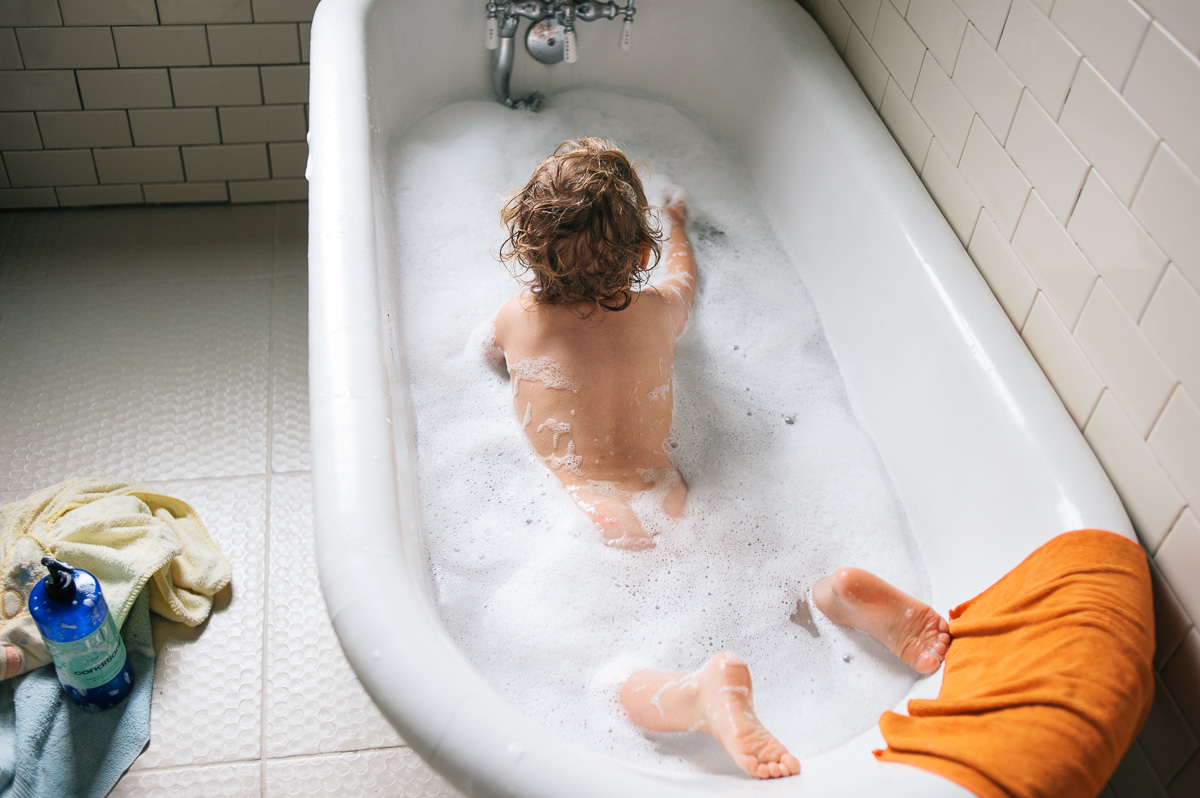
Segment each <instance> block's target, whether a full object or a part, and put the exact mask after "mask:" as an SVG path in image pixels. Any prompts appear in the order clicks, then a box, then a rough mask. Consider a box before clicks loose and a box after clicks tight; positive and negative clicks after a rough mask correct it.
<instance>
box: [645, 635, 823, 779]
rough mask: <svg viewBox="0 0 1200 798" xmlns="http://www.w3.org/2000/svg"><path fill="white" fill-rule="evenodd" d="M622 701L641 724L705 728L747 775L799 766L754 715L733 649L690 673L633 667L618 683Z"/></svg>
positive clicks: (772, 774) (744, 672)
mask: <svg viewBox="0 0 1200 798" xmlns="http://www.w3.org/2000/svg"><path fill="white" fill-rule="evenodd" d="M621 705H622V706H624V707H625V711H626V712H628V713H629V718H630V720H632V721H633V722H634V723H636V724H637V725H638V726H641V727H642V728H643V729H649V730H650V731H703V732H708V733H709V734H711V735H712V736H713V737H714V738H715V739H716V741H717V742H718V743H720V744H721V746H722V747H723V748H724V749H725V750H726V751H728V752H729V754H730V755H731V756H732V757H733V760H734V761H735V762H736V763H737V765H738V767H740V768H741V769H742V770H744V771H746V772H747V773H749V774H750V775H751V776H757V777H758V778H760V779H773V778H779V777H780V776H794V775H795V774H797V773H799V772H800V762H799V760H797V759H796V757H794V756H792V755H791V754H789V753H788V752H787V749H786V748H784V747H783V743H781V742H779V740H777V739H775V737H774V736H773V735H772V734H771V733H770V732H769V731H767V730H766V728H764V727H763V725H762V724H761V723H759V721H758V718H757V717H755V715H754V704H753V702H752V700H751V688H750V671H749V670H748V669H747V668H746V663H744V662H742V660H741V659H740V658H738V657H737V656H736V655H734V654H730V653H728V652H724V653H721V654H717V655H716V656H714V657H713V658H712V659H710V660H709V661H708V662H707V663H705V664H704V667H702V668H701V669H700V670H698V671H696V672H695V673H666V672H664V671H653V670H642V671H638V672H637V673H635V674H633V675H632V676H630V677H629V679H628V680H627V681H626V682H625V684H624V685H622V687H621Z"/></svg>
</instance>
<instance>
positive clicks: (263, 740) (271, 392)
mask: <svg viewBox="0 0 1200 798" xmlns="http://www.w3.org/2000/svg"><path fill="white" fill-rule="evenodd" d="M272 217H273V219H274V224H272V226H271V271H272V276H271V288H270V291H269V293H268V297H267V374H268V378H267V390H266V403H267V457H266V466H267V474H266V483H267V502H266V524H265V526H264V528H263V575H262V580H263V585H262V587H263V593H262V602H263V604H262V617H263V626H262V649H261V654H260V656H261V657H262V667H261V670H260V671H259V673H260V674H261V675H262V684H261V698H260V701H259V756H260V759H259V766H258V767H259V776H258V778H259V789H260V790H261V792H262V795H263V796H265V795H266V794H267V751H268V750H269V748H268V745H269V731H270V724H269V723H268V715H269V708H270V700H271V695H270V689H269V688H270V684H271V678H270V672H269V670H268V669H269V668H270V666H271V657H270V651H269V646H270V644H271V634H270V632H271V568H270V567H269V563H270V562H271V524H272V519H273V517H274V514H273V512H272V510H273V509H274V504H275V491H274V480H273V479H272V466H273V460H272V457H273V454H274V449H275V434H276V430H275V380H274V379H273V378H272V376H271V375H273V374H274V373H275V358H276V355H277V354H278V353H277V351H276V350H277V349H278V341H277V340H276V334H275V321H276V318H275V296H276V277H275V275H274V270H275V256H276V252H275V250H276V246H277V245H276V239H277V238H278V228H279V210H278V208H276V209H275V210H274V212H273V213H272Z"/></svg>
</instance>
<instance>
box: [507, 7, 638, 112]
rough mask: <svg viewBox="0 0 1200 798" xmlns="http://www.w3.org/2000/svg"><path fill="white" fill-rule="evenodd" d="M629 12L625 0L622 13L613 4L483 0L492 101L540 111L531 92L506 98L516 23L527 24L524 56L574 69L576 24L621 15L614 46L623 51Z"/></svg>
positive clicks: (630, 22)
mask: <svg viewBox="0 0 1200 798" xmlns="http://www.w3.org/2000/svg"><path fill="white" fill-rule="evenodd" d="M635 13H637V9H636V8H634V0H627V2H626V3H625V7H624V8H621V6H620V5H619V4H618V3H615V2H612V3H609V2H587V1H585V2H575V1H574V0H510V1H509V2H505V3H500V2H496V0H489V2H488V4H487V39H486V42H487V48H488V49H489V50H495V51H496V58H495V60H494V61H493V62H492V91H493V92H495V94H496V100H497V101H499V102H501V103H503V104H504V105H506V106H508V107H509V108H516V109H519V110H528V111H533V112H535V113H536V112H537V111H540V110H541V108H542V101H543V100H544V99H545V98H544V97H543V96H542V95H541V94H539V93H537V92H534V93H533V94H530V95H529V96H527V97H522V98H520V99H515V100H514V99H513V98H512V96H511V95H510V94H509V81H510V80H511V78H512V68H513V54H514V43H513V42H514V39H515V38H516V35H517V25H518V24H519V23H520V21H521V19H522V18H524V19H528V20H530V22H531V24H530V26H529V30H528V31H526V34H525V47H526V49H527V50H528V51H529V54H530V55H532V56H533V57H534V58H536V59H537V60H538V61H541V62H542V63H543V64H557V63H558V62H560V61H566V62H567V63H568V64H574V63H575V62H576V61H577V60H578V58H579V47H578V45H577V43H576V41H575V23H576V22H577V21H583V22H592V21H594V20H597V19H616V18H617V17H618V16H623V17H624V18H625V21H624V24H622V26H621V38H620V46H621V49H622V50H628V49H629V44H630V36H631V32H632V28H633V15H634V14H635Z"/></svg>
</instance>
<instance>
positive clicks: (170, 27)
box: [0, 0, 887, 208]
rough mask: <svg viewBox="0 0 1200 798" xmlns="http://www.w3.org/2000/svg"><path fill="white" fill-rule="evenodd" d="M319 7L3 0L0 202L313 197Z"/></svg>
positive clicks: (199, 0)
mask: <svg viewBox="0 0 1200 798" xmlns="http://www.w3.org/2000/svg"><path fill="white" fill-rule="evenodd" d="M872 2H873V3H874V5H875V6H876V8H875V9H874V10H875V11H876V12H877V11H878V6H879V3H880V2H881V0H872ZM869 4H870V3H868V5H869ZM824 5H825V6H826V7H827V8H828V9H829V10H830V12H831V13H836V14H840V15H841V17H842V18H843V22H842V23H841V25H842V43H841V46H843V47H844V45H845V34H846V33H847V32H848V31H849V30H850V28H851V27H852V25H851V23H850V17H849V15H848V14H847V13H846V11H845V10H843V8H842V5H841V3H840V2H839V0H826V2H825V4H824ZM316 7H317V0H4V2H0V208H38V207H54V206H56V205H61V206H64V207H65V206H80V205H113V204H144V203H151V204H158V203H163V204H166V203H191V202H196V203H200V202H203V203H212V202H221V203H224V202H278V201H285V200H303V199H305V198H306V196H307V188H306V186H305V185H304V181H303V175H304V163H305V162H306V160H307V145H306V144H305V143H304V140H305V133H306V132H307V127H308V124H307V118H308V37H309V30H310V27H311V25H310V21H311V20H312V16H313V12H314V11H315V10H316ZM862 44H863V45H865V44H866V43H865V42H863V43H862ZM867 49H870V48H867ZM877 75H879V76H880V77H881V78H882V81H883V82H882V83H881V85H880V88H879V95H880V99H882V86H884V85H886V77H887V70H886V69H884V68H883V66H882V64H880V65H879V68H878V69H877ZM247 144H253V145H254V147H253V149H252V150H247V149H244V148H243V145H247ZM268 147H269V150H268ZM238 182H243V183H245V185H241V186H235V185H231V184H236V183H238Z"/></svg>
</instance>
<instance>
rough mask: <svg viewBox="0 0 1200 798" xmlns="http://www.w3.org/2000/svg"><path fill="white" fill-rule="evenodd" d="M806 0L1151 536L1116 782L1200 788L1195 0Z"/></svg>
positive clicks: (1165, 789)
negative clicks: (1150, 687) (1145, 625)
mask: <svg viewBox="0 0 1200 798" xmlns="http://www.w3.org/2000/svg"><path fill="white" fill-rule="evenodd" d="M800 4H801V5H803V6H805V7H806V8H809V9H810V10H811V11H813V12H814V17H815V18H816V20H817V22H818V23H819V24H821V25H822V27H824V28H825V30H826V32H827V33H828V34H829V35H830V38H831V39H832V40H833V41H834V43H835V44H836V45H837V46H838V49H839V52H843V51H844V58H845V60H846V63H847V64H848V66H849V67H850V69H851V71H852V72H853V73H854V75H855V77H856V78H857V79H858V81H859V83H860V84H861V85H862V86H863V90H864V93H865V94H866V95H867V97H868V98H870V100H871V102H872V104H874V105H875V106H876V108H878V109H879V112H880V115H881V116H882V117H883V119H884V122H885V123H886V124H887V126H888V128H889V130H891V131H892V135H893V136H895V137H896V139H897V141H898V143H899V144H900V147H901V149H903V150H904V152H905V154H906V155H907V156H908V159H909V161H910V162H912V163H913V165H914V168H915V169H916V171H917V172H918V173H919V174H920V175H921V179H922V180H923V181H924V183H925V185H926V187H927V188H928V189H929V193H930V195H931V196H932V197H933V198H934V200H935V202H936V203H937V205H938V207H939V208H941V209H942V212H943V213H944V214H945V215H946V218H947V220H948V221H949V222H950V225H951V227H952V228H953V229H954V231H955V232H956V233H957V234H958V236H959V238H960V239H961V240H963V241H964V242H966V243H967V244H968V253H969V254H970V256H971V257H972V259H973V260H974V262H975V264H976V266H977V267H978V268H979V270H980V272H981V273H982V274H983V276H984V278H985V279H986V280H987V282H988V285H989V286H991V288H992V291H993V292H994V293H995V294H996V297H997V299H998V300H999V302H1000V304H1001V306H1002V307H1003V308H1004V310H1005V312H1006V313H1007V314H1008V316H1009V318H1010V319H1011V320H1012V322H1013V325H1014V326H1015V327H1016V328H1017V330H1018V331H1020V332H1021V334H1022V337H1023V338H1024V339H1025V342H1026V344H1027V345H1028V346H1029V349H1030V351H1031V352H1032V353H1033V355H1034V358H1035V359H1036V360H1037V362H1038V364H1039V365H1040V366H1041V367H1042V369H1043V371H1045V372H1046V375H1047V377H1048V378H1049V380H1050V382H1051V384H1052V385H1053V386H1054V388H1055V390H1056V391H1057V392H1058V394H1059V396H1060V397H1061V398H1062V401H1063V404H1064V405H1065V406H1066V408H1067V410H1068V412H1070V414H1071V417H1072V419H1074V421H1075V423H1076V424H1077V425H1078V426H1079V428H1080V429H1081V430H1083V432H1084V435H1085V437H1086V439H1087V440H1088V442H1089V443H1090V444H1091V446H1092V448H1093V449H1094V450H1095V452H1096V455H1097V458H1098V459H1099V460H1100V463H1101V465H1103V467H1104V468H1105V470H1106V471H1107V472H1108V474H1109V476H1110V478H1111V479H1112V481H1113V484H1114V486H1115V487H1116V489H1117V492H1118V494H1119V495H1120V497H1121V500H1122V501H1123V502H1124V503H1125V506H1126V509H1127V510H1128V511H1129V515H1130V518H1131V519H1132V520H1133V523H1134V526H1135V527H1136V529H1137V531H1138V535H1139V536H1140V537H1141V540H1142V542H1143V544H1144V545H1145V547H1146V549H1147V551H1148V552H1149V553H1150V554H1152V555H1153V562H1152V564H1153V565H1154V566H1155V567H1154V568H1153V569H1152V570H1153V575H1154V603H1155V617H1156V637H1157V644H1158V648H1157V650H1156V652H1155V666H1156V668H1158V671H1159V673H1160V675H1161V678H1160V679H1159V682H1158V690H1157V696H1156V699H1155V705H1154V709H1153V710H1152V712H1151V715H1150V719H1149V720H1148V721H1147V723H1146V726H1145V728H1144V729H1143V731H1142V734H1141V736H1140V737H1139V738H1138V741H1137V742H1136V744H1135V745H1134V747H1133V748H1132V749H1131V751H1130V752H1129V755H1128V756H1127V757H1126V759H1125V761H1124V763H1123V764H1122V766H1121V767H1120V768H1119V769H1118V771H1117V773H1116V774H1115V775H1114V776H1113V779H1112V781H1111V783H1110V784H1109V786H1108V788H1107V789H1106V791H1105V792H1104V793H1103V794H1104V795H1112V796H1117V798H1125V796H1151V795H1162V796H1170V797H1171V798H1179V797H1181V796H1185V795H1187V796H1192V795H1196V794H1200V631H1198V628H1197V626H1198V625H1200V589H1198V588H1197V585H1200V580H1198V579H1197V574H1198V573H1200V521H1197V519H1198V518H1200V177H1198V175H1200V136H1198V135H1197V132H1196V131H1197V130H1200V58H1198V57H1197V56H1198V55H1200V3H1195V2H1176V1H1175V0H879V1H878V2H876V0H820V2H818V1H817V0H800ZM838 5H840V6H841V8H840V9H839V8H838V7H837V6H838ZM963 20H965V24H964V22H963ZM847 24H848V25H849V30H848V31H847V30H846V26H847ZM913 37H915V39H916V43H915V44H914V41H913ZM922 51H923V52H922ZM914 65H919V68H917V67H915V66H914ZM934 70H936V71H934ZM948 87H949V88H948ZM910 89H911V90H910ZM950 89H954V90H955V92H954V93H951V91H950ZM909 100H911V102H910V101H909ZM964 108H966V110H965V111H964V110H963V109H964ZM964 116H965V117H966V119H964ZM21 124H22V123H21V121H20V120H15V119H14V120H11V121H10V122H9V123H8V127H7V129H8V130H10V131H12V132H11V135H13V136H19V135H21V133H20V130H21ZM2 129H4V127H3V123H0V130H2ZM964 130H965V131H966V132H965V138H963V131H964ZM0 135H2V134H0ZM930 139H932V140H933V143H932V144H930V143H929V141H930Z"/></svg>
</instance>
